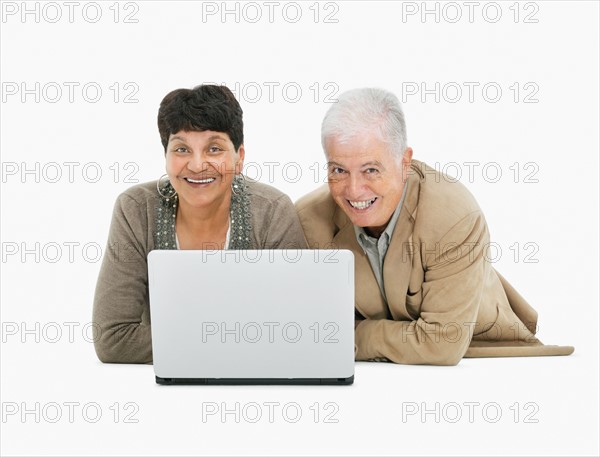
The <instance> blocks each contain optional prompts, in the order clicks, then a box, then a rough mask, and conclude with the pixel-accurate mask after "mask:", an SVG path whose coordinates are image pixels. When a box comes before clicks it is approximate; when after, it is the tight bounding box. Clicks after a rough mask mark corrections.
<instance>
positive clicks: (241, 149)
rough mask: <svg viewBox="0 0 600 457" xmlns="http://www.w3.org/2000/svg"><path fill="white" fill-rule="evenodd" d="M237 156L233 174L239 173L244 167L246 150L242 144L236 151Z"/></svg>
mask: <svg viewBox="0 0 600 457" xmlns="http://www.w3.org/2000/svg"><path fill="white" fill-rule="evenodd" d="M237 154H238V157H237V159H238V160H237V162H236V163H235V174H236V175H239V174H240V173H241V172H242V170H243V169H244V157H246V150H245V149H244V145H243V144H241V145H240V147H239V148H238V151H237Z"/></svg>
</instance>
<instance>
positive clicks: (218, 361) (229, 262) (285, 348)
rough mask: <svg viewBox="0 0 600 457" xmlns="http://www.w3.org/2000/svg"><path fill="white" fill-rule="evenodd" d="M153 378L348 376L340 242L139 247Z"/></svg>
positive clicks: (298, 380) (349, 262)
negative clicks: (144, 265)
mask: <svg viewBox="0 0 600 457" xmlns="http://www.w3.org/2000/svg"><path fill="white" fill-rule="evenodd" d="M148 279H149V289H150V315H151V325H152V352H153V360H154V373H155V375H156V382H157V383H159V384H352V383H353V381H354V256H353V254H352V252H350V251H348V250H248V251H228V250H224V251H217V250H206V251H187V250H180V251H179V250H177V251H176V250H156V251H152V252H150V254H149V255H148Z"/></svg>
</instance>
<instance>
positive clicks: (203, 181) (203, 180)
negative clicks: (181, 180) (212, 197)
mask: <svg viewBox="0 0 600 457" xmlns="http://www.w3.org/2000/svg"><path fill="white" fill-rule="evenodd" d="M185 180H186V181H187V182H191V183H193V184H208V183H211V182H213V181H214V180H215V178H206V179H192V178H185Z"/></svg>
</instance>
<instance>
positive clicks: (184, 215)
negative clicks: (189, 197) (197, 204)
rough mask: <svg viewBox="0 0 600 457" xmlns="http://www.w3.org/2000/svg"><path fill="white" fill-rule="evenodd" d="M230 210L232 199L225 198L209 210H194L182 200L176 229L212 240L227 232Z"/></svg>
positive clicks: (208, 208)
mask: <svg viewBox="0 0 600 457" xmlns="http://www.w3.org/2000/svg"><path fill="white" fill-rule="evenodd" d="M230 208H231V199H230V198H224V199H223V200H222V201H220V202H217V203H216V204H215V205H212V206H210V207H207V208H194V207H192V206H189V205H188V204H186V202H185V201H182V200H181V199H180V200H179V204H178V206H177V217H176V228H177V229H183V230H186V231H188V232H191V233H194V234H196V235H197V236H198V237H201V238H212V237H213V236H215V235H219V234H220V233H221V232H223V230H225V231H226V230H227V227H228V226H229V211H230Z"/></svg>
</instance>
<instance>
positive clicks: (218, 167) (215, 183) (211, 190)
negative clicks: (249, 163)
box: [166, 130, 244, 209]
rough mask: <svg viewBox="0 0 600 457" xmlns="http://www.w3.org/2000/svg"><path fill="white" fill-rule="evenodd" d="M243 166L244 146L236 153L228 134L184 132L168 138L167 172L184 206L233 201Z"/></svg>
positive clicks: (200, 205) (202, 206) (196, 206)
mask: <svg viewBox="0 0 600 457" xmlns="http://www.w3.org/2000/svg"><path fill="white" fill-rule="evenodd" d="M243 164H244V146H243V145H241V146H240V147H239V149H238V151H236V150H235V147H234V145H233V143H232V142H231V139H230V138H229V135H228V134H227V133H224V132H215V131H212V130H205V131H202V132H196V131H183V130H181V131H179V132H177V133H174V134H171V135H170V136H169V142H168V144H167V152H166V171H167V175H168V176H169V180H170V181H171V185H172V186H173V188H174V189H175V190H176V191H177V194H178V196H179V202H180V204H183V205H184V206H190V207H193V208H199V209H200V208H210V207H211V206H213V205H214V204H218V203H221V202H222V201H223V200H225V199H228V200H229V199H231V183H232V181H233V178H234V176H235V175H236V174H239V173H241V171H242V167H243Z"/></svg>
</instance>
